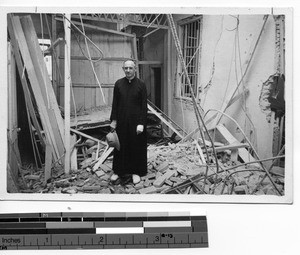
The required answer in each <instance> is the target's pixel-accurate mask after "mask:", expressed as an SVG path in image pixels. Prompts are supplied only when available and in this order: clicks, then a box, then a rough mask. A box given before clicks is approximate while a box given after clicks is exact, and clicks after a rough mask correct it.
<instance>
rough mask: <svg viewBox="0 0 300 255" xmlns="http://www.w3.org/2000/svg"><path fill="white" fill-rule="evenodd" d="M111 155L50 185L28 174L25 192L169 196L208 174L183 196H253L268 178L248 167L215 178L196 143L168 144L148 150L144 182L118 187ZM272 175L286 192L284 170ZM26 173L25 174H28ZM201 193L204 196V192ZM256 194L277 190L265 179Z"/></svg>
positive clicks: (224, 157) (225, 163) (222, 160)
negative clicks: (177, 189) (203, 180)
mask: <svg viewBox="0 0 300 255" xmlns="http://www.w3.org/2000/svg"><path fill="white" fill-rule="evenodd" d="M112 159H113V158H112V156H110V157H108V158H107V159H106V160H105V162H103V163H102V164H101V165H100V166H99V167H98V168H97V169H96V170H94V169H93V167H92V162H93V160H92V159H89V158H88V159H86V160H84V161H82V162H81V164H80V165H81V168H80V169H79V170H78V171H76V172H72V174H71V175H69V176H66V175H65V174H64V172H63V169H59V170H57V169H56V173H55V174H54V177H53V178H52V179H51V180H49V182H48V183H45V182H44V181H43V171H42V170H37V171H33V170H32V169H31V170H30V171H27V174H25V176H24V177H23V182H25V183H26V185H25V186H23V192H31V193H32V192H34V193H36V192H37V193H66V194H76V193H92V194H94V193H100V194H155V193H167V194H168V190H170V189H172V188H174V187H175V188H176V187H177V186H179V185H181V184H184V183H186V182H187V181H189V180H190V179H192V178H193V177H194V176H204V175H205V174H207V177H208V178H207V179H206V183H205V185H203V182H201V181H199V182H195V183H193V185H190V186H187V187H186V188H185V189H184V190H183V191H182V192H181V193H182V194H199V192H198V193H197V190H198V191H199V189H197V190H196V189H195V187H197V186H198V187H200V189H201V187H204V193H206V194H216V195H219V194H240V195H246V194H252V193H253V191H254V189H255V188H256V187H257V184H258V183H260V182H261V181H262V179H263V177H264V175H265V173H264V172H260V171H250V170H249V171H244V172H238V171H240V170H241V169H245V167H237V168H236V169H234V170H233V171H237V173H234V174H233V175H232V177H231V178H230V179H229V180H228V179H227V176H228V173H227V172H226V171H224V172H222V173H220V174H218V176H217V178H215V176H213V177H212V174H213V173H214V171H215V169H214V168H212V167H210V168H208V172H206V170H207V166H206V165H204V164H202V162H201V161H200V156H199V154H198V153H197V148H196V146H195V144H194V143H191V142H186V143H184V144H171V143H170V144H168V145H167V146H154V145H150V146H149V147H148V172H147V175H145V176H142V177H141V182H139V183H137V184H133V183H132V182H129V183H128V184H126V185H120V184H119V185H115V184H113V183H112V182H111V181H110V177H111V175H112V174H113V171H112ZM218 163H219V166H220V167H221V168H222V169H224V168H226V167H230V166H233V165H235V164H236V162H232V161H231V160H230V157H229V156H228V154H227V153H224V152H222V153H218ZM273 172H275V174H277V175H276V176H275V177H274V181H275V183H276V185H277V188H278V189H280V190H281V191H282V192H284V169H282V168H279V167H274V169H273ZM25 173H26V171H25ZM200 194H203V193H202V192H201V193H200ZM254 194H256V195H263V194H267V195H276V194H277V193H276V190H275V189H274V187H273V186H272V184H271V182H270V180H269V179H268V178H265V179H264V180H263V181H262V183H261V185H260V188H259V189H258V190H257V191H255V192H254Z"/></svg>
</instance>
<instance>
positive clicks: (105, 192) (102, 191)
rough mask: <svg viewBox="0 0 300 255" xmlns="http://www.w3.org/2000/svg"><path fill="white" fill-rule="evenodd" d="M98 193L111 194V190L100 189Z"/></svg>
mask: <svg viewBox="0 0 300 255" xmlns="http://www.w3.org/2000/svg"><path fill="white" fill-rule="evenodd" d="M99 193H101V194H111V190H110V189H109V188H107V189H102V190H100V191H99Z"/></svg>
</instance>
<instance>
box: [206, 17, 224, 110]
mask: <svg viewBox="0 0 300 255" xmlns="http://www.w3.org/2000/svg"><path fill="white" fill-rule="evenodd" d="M223 27H224V15H223V16H222V20H221V32H220V34H219V38H218V39H217V42H216V44H215V48H214V55H213V60H212V68H211V75H210V79H209V81H208V82H207V84H206V85H205V86H204V87H203V93H204V94H205V95H204V99H203V103H202V106H204V105H205V101H206V97H207V93H206V92H207V91H208V89H209V88H210V87H211V86H212V80H213V77H214V74H215V65H216V63H215V57H216V51H217V47H218V45H219V42H220V40H221V37H222V34H223Z"/></svg>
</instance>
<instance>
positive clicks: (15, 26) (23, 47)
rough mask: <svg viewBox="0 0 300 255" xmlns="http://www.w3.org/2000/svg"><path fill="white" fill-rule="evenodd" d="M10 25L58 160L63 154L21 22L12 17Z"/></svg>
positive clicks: (47, 134) (10, 17) (9, 20)
mask: <svg viewBox="0 0 300 255" xmlns="http://www.w3.org/2000/svg"><path fill="white" fill-rule="evenodd" d="M8 24H9V31H10V34H11V35H12V36H14V37H15V41H16V42H17V43H18V47H19V49H20V52H21V54H22V58H23V60H24V63H25V66H26V70H27V73H28V77H29V80H30V83H31V86H32V91H33V92H34V94H35V99H36V102H37V105H38V110H39V113H40V118H41V121H42V124H43V127H44V131H45V134H46V138H47V139H48V141H49V142H50V143H51V145H52V146H53V148H54V150H53V153H54V155H53V156H54V158H55V159H56V160H58V159H59V158H60V156H61V155H62V154H60V152H59V150H58V148H57V145H56V142H55V137H54V134H53V131H52V129H51V123H50V120H49V117H48V114H47V109H46V106H45V103H44V100H43V97H42V92H41V90H40V86H39V81H38V80H37V77H36V73H35V69H34V66H33V63H32V60H31V57H30V52H29V49H28V47H27V42H26V38H25V36H24V33H23V30H22V26H21V23H20V20H19V18H18V17H14V16H11V15H10V16H9V18H8Z"/></svg>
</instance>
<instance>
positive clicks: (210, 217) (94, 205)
mask: <svg viewBox="0 0 300 255" xmlns="http://www.w3.org/2000/svg"><path fill="white" fill-rule="evenodd" d="M26 2H28V3H27V4H28V5H29V6H32V5H34V4H36V5H42V4H41V3H43V2H44V1H41V2H40V1H22V2H21V1H13V0H10V1H3V0H0V6H3V5H13V4H16V6H19V5H22V6H23V5H26V4H25V3H26ZM46 4H47V5H48V6H50V5H55V4H57V5H59V6H62V5H64V6H68V5H73V6H77V7H80V6H83V7H84V6H87V5H88V6H90V7H91V6H93V4H94V5H100V3H99V2H97V1H89V2H88V3H87V2H82V1H64V2H63V3H59V2H58V1H52V2H48V3H46ZM161 4H162V3H161V1H155V0H153V1H151V2H150V1H148V2H147V1H142V2H141V1H129V2H124V1H123V2H120V1H109V2H107V3H105V6H109V7H110V8H112V7H114V8H116V9H117V7H120V6H122V7H136V6H141V5H143V6H150V7H157V6H160V5H161ZM229 4H230V6H228V5H229ZM185 5H187V6H188V7H207V6H208V7H225V5H226V7H263V8H266V6H272V7H278V8H279V7H282V8H283V7H284V8H286V7H293V12H294V21H293V24H294V27H293V30H294V35H295V38H294V42H293V45H294V46H293V65H294V66H293V84H294V86H293V99H294V101H293V114H294V116H293V134H292V136H293V152H292V154H293V155H294V157H293V162H292V166H293V167H294V171H293V181H292V183H293V190H292V193H293V196H292V200H293V203H292V204H264V203H260V204H247V203H243V204H242V203H205V202H199V203H186V202H182V203H176V201H173V202H172V203H166V202H165V201H164V202H159V201H158V202H156V203H154V202H150V201H148V202H147V203H142V202H138V203H133V202H125V203H124V202H92V201H86V202H84V201H76V199H75V200H74V201H45V199H38V200H39V201H38V200H35V201H33V200H32V199H28V200H27V199H23V198H19V199H18V198H17V197H16V198H15V199H13V200H11V199H7V198H5V199H3V197H2V195H1V197H0V213H22V212H41V211H45V212H46V211H47V212H53V211H56V212H81V211H82V210H83V208H85V211H87V210H86V209H87V208H88V211H96V212H103V211H120V212H123V211H128V210H129V211H131V210H133V211H138V212H143V211H167V212H169V211H193V212H203V211H204V212H205V213H206V215H207V223H208V236H209V248H199V249H155V250H151V249H145V250H139V249H137V250H87V251H84V254H101V255H108V254H109V255H111V254H113V255H119V254H121V253H122V254H130V255H135V254H141V253H143V254H146V255H148V254H149V255H150V254H156V255H168V254H170V255H171V254H172V255H177V254H190V255H194V254H203V255H215V254H222V255H227V254H228V255H235V254H236V255H241V254H242V255H248V254H249V255H250V254H251V255H253V254H258V255H260V254H272V255H283V254H287V255H294V254H295V255H297V254H300V247H299V229H300V217H299V215H300V195H299V194H300V189H299V186H300V181H299V178H300V175H299V171H298V165H297V164H298V161H297V159H298V155H300V147H299V145H300V137H299V127H300V123H299V117H297V115H298V113H299V112H300V105H299V102H298V101H299V100H298V98H300V94H299V86H297V84H300V79H299V76H298V72H299V71H298V70H299V68H300V63H299V58H300V57H299V56H300V50H299V48H300V47H299V45H300V38H299V36H300V35H299V32H300V31H299V29H298V24H300V6H299V3H298V1H293V0H290V1H289V0H286V1H276V0H273V1H263V0H260V1H230V3H228V2H226V4H225V3H224V2H223V1H201V0H198V1H196V0H195V1H184V2H183V1H178V0H173V1H172V2H171V3H165V6H164V7H168V6H169V7H183V6H185ZM1 8H2V7H1ZM1 8H0V15H1V20H2V15H3V13H2V11H3V10H1ZM17 9H18V8H16V10H15V11H17ZM57 9H58V10H57V11H58V12H59V11H60V8H57ZM183 9H184V8H183ZM1 32H2V34H5V33H6V28H5V29H3V28H1ZM3 37H5V36H3ZM0 40H1V41H0V42H1V43H0V45H6V41H5V40H6V38H2V39H0ZM2 47H3V46H1V48H0V51H2ZM0 56H1V59H2V60H3V59H6V56H5V55H3V53H2V52H0ZM6 65H7V63H6V61H1V62H0V70H6ZM1 74H2V71H1ZM1 76H2V77H3V76H4V77H6V74H5V75H0V77H1ZM0 79H1V80H0V81H1V84H5V83H6V81H5V80H3V78H0ZM0 87H1V88H2V90H1V91H2V92H1V94H2V95H3V94H6V90H7V88H6V86H0ZM3 101H5V100H1V102H0V109H1V111H0V119H1V120H3V121H4V120H5V119H6V116H7V111H6V110H7V105H6V104H4V103H3ZM4 122H5V121H4ZM6 128H7V127H6V126H5V125H2V126H0V135H1V139H0V140H1V141H2V144H3V146H2V147H3V148H6V142H5V141H6V139H7V137H6V133H7V132H6ZM6 157H7V154H6V151H5V149H4V152H3V153H2V154H1V155H0V162H1V167H2V170H4V171H6V167H5V164H4V163H3V162H6ZM292 166H291V167H292ZM1 177H3V175H1ZM2 181H3V180H2ZM1 183H3V182H1ZM26 200H27V201H26ZM35 253H38V254H57V253H59V254H72V255H77V254H83V251H82V250H68V251H65V250H59V251H49V250H46V251H38V252H36V251H31V250H27V251H1V254H5V255H7V254H18V255H19V254H35Z"/></svg>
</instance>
